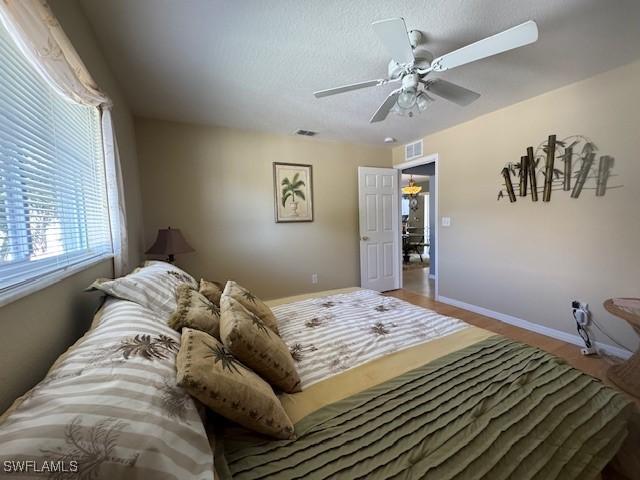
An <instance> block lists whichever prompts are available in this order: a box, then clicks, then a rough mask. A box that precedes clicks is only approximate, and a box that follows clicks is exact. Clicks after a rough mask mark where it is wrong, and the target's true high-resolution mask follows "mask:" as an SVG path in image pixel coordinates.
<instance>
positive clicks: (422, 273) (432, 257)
mask: <svg viewBox="0 0 640 480" xmlns="http://www.w3.org/2000/svg"><path fill="white" fill-rule="evenodd" d="M436 160H437V156H430V157H423V158H421V159H418V160H414V161H411V162H406V163H404V164H400V165H396V166H395V168H397V169H399V170H400V173H401V180H400V204H401V217H400V222H401V235H402V242H401V245H402V253H401V256H402V288H404V289H405V290H409V291H411V292H414V293H418V294H420V295H423V296H425V297H429V298H432V299H436V298H437V254H436V242H437V238H436V235H437V221H436V220H437V210H436V207H437V205H436V203H437V194H436V187H437V162H436ZM410 185H411V186H413V187H414V188H413V189H407V188H404V187H407V186H410ZM415 187H419V188H415ZM403 189H404V191H403ZM418 190H419V191H418Z"/></svg>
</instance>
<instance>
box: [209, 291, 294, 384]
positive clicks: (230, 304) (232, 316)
mask: <svg viewBox="0 0 640 480" xmlns="http://www.w3.org/2000/svg"><path fill="white" fill-rule="evenodd" d="M225 290H226V289H225ZM220 338H221V339H222V343H224V345H225V347H227V348H228V349H229V350H231V353H233V355H234V356H236V357H237V358H238V360H240V361H241V362H242V363H244V364H245V365H247V366H248V367H249V368H251V369H252V370H253V371H254V372H256V373H257V374H258V375H260V376H261V377H262V378H264V379H265V380H266V381H267V382H269V383H270V384H271V385H273V386H274V387H277V388H279V389H280V390H282V391H284V392H287V393H293V392H299V391H300V377H299V376H298V372H297V370H296V367H295V363H294V360H293V357H292V356H291V353H290V352H289V348H288V347H287V345H286V344H285V343H284V342H283V341H282V339H281V338H280V337H279V336H278V335H276V334H275V333H274V332H272V331H271V330H270V329H269V328H268V327H267V326H266V325H265V324H264V322H263V321H262V320H261V319H260V318H258V316H257V315H255V314H254V313H252V312H250V311H249V310H247V309H246V308H244V307H243V306H242V305H241V304H240V302H237V301H236V300H235V299H234V298H233V297H230V296H228V295H226V293H225V294H223V295H222V299H221V300H220Z"/></svg>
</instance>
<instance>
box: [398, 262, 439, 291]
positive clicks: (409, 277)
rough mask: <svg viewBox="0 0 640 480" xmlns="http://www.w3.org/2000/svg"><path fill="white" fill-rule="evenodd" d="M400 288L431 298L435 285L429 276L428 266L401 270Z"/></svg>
mask: <svg viewBox="0 0 640 480" xmlns="http://www.w3.org/2000/svg"><path fill="white" fill-rule="evenodd" d="M402 288H403V290H408V291H409V292H412V293H418V294H420V295H423V296H425V297H429V298H433V297H434V295H435V290H436V287H435V282H434V280H433V279H431V278H429V267H425V268H413V269H410V270H404V271H403V272H402Z"/></svg>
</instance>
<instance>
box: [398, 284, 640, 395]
mask: <svg viewBox="0 0 640 480" xmlns="http://www.w3.org/2000/svg"><path fill="white" fill-rule="evenodd" d="M387 295H390V296H393V297H396V298H399V299H401V300H404V301H406V302H409V303H413V304H414V305H419V306H421V307H425V308H428V309H430V310H434V311H436V312H438V313H440V314H442V315H447V316H449V317H455V318H459V319H461V320H464V321H465V322H467V323H470V324H472V325H475V326H477V327H480V328H484V329H486V330H490V331H492V332H495V333H499V334H500V335H504V336H505V337H508V338H511V339H513V340H518V341H520V342H523V343H526V344H528V345H532V346H534V347H538V348H540V349H542V350H546V351H547V352H549V353H552V354H554V355H556V356H558V357H560V358H563V359H564V360H566V361H567V363H569V364H570V365H571V366H573V367H574V368H577V369H578V370H581V371H583V372H585V373H588V374H589V375H591V376H593V377H596V378H599V379H600V380H602V381H603V382H604V383H605V384H606V385H609V386H611V387H613V388H617V387H615V385H613V384H612V383H611V382H610V381H609V379H607V375H606V372H607V369H608V368H609V366H610V365H611V364H612V363H614V362H616V361H619V360H617V359H612V358H604V357H585V356H584V355H582V354H581V353H580V348H579V347H577V346H576V345H572V344H570V343H567V342H563V341H562V340H556V339H555V338H551V337H547V336H545V335H540V334H539V333H535V332H530V331H529V330H525V329H523V328H519V327H514V326H513V325H509V324H506V323H503V322H501V321H499V320H496V319H494V318H490V317H485V316H484V315H480V314H478V313H474V312H470V311H468V310H463V309H461V308H458V307H454V306H451V305H447V304H445V303H440V302H436V301H435V300H433V299H431V298H429V297H427V296H425V295H421V294H419V293H416V292H413V291H409V290H407V289H406V288H405V289H401V290H394V291H392V292H388V293H387ZM623 393H624V392H623ZM630 398H632V399H633V400H634V401H635V402H636V404H637V405H638V407H640V399H638V398H635V397H631V396H630Z"/></svg>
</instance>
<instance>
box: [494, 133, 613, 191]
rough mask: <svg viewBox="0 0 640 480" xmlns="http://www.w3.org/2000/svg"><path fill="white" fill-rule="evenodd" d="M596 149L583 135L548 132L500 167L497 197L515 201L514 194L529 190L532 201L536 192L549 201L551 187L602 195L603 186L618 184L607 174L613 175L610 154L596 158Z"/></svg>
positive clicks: (610, 186)
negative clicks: (546, 135)
mask: <svg viewBox="0 0 640 480" xmlns="http://www.w3.org/2000/svg"><path fill="white" fill-rule="evenodd" d="M597 150H598V149H597V147H596V145H595V144H594V143H593V142H592V141H591V140H589V139H588V138H587V137H585V136H583V135H571V136H569V137H566V138H564V139H562V140H558V139H557V137H556V135H549V137H548V138H547V140H546V141H545V142H542V143H540V144H539V145H538V146H537V147H535V148H534V147H533V146H529V147H527V148H526V155H524V154H521V155H520V160H519V161H513V162H508V163H507V164H506V165H505V167H504V168H503V169H502V170H501V172H500V174H501V176H502V188H501V189H500V191H499V192H498V200H501V199H502V198H509V202H510V203H515V202H516V200H517V197H527V196H528V194H529V192H531V201H532V202H537V201H538V195H539V194H542V200H543V202H550V201H551V195H552V192H553V191H554V190H558V191H565V192H570V198H579V197H580V194H581V193H582V192H583V191H584V190H593V191H594V192H595V196H597V197H602V196H604V195H605V193H606V191H607V190H609V189H611V188H620V187H622V185H610V178H611V177H615V176H616V175H615V174H613V173H612V170H613V165H614V158H613V157H612V156H610V155H600V156H599V157H598V161H597V162H596V157H597ZM523 153H524V152H523ZM560 162H562V164H561V163H560ZM556 165H557V166H556ZM538 176H541V177H542V178H541V182H542V183H541V187H538V183H539V182H538ZM516 177H517V180H518V181H515V180H516Z"/></svg>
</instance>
